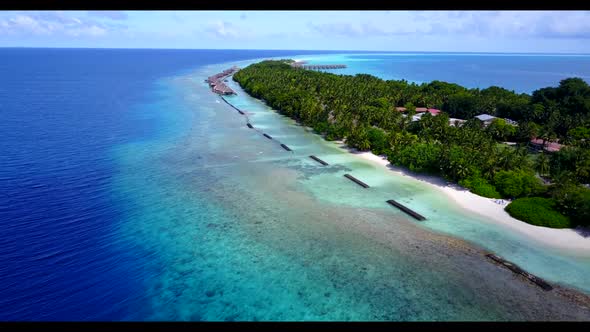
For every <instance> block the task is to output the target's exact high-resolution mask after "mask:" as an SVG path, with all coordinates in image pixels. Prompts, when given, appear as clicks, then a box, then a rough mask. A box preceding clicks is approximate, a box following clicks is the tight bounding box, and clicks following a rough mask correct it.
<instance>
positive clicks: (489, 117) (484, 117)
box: [475, 114, 518, 126]
mask: <svg viewBox="0 0 590 332" xmlns="http://www.w3.org/2000/svg"><path fill="white" fill-rule="evenodd" d="M475 118H476V119H478V120H479V121H481V122H483V124H484V126H488V125H489V124H490V123H492V121H494V119H502V120H504V121H506V123H507V124H509V125H513V126H518V123H517V122H516V121H513V120H510V119H506V118H498V117H495V116H493V115H489V114H480V115H478V116H476V117H475Z"/></svg>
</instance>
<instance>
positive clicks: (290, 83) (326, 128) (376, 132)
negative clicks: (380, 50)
mask: <svg viewBox="0 0 590 332" xmlns="http://www.w3.org/2000/svg"><path fill="white" fill-rule="evenodd" d="M234 80H235V81H237V82H238V83H240V85H241V86H242V87H243V88H244V90H246V91H247V92H248V93H249V94H250V95H252V96H254V97H256V98H260V99H263V100H264V101H266V103H267V104H268V105H269V106H270V107H272V108H274V109H276V110H278V111H279V112H280V113H282V114H284V115H287V116H289V117H291V118H294V119H296V120H298V121H299V122H301V123H303V124H305V125H307V126H310V127H313V128H314V130H315V131H316V132H318V133H319V134H322V135H324V136H325V138H326V139H328V140H337V139H345V140H346V143H347V144H348V145H349V146H351V147H354V148H357V149H359V150H371V151H372V152H373V153H376V154H381V155H386V156H387V157H388V159H389V161H390V162H391V163H393V164H395V165H400V166H404V167H407V168H409V169H410V170H412V171H415V172H425V173H430V174H435V175H440V176H443V177H445V178H446V179H448V180H451V181H455V182H458V183H459V184H461V185H463V186H465V187H467V188H469V189H470V190H472V191H473V192H475V193H477V194H479V195H482V196H486V197H495V198H500V197H505V198H522V197H533V196H540V197H544V198H546V199H552V200H551V202H554V205H555V209H557V210H559V211H560V212H561V213H563V214H565V215H566V216H568V217H569V218H571V220H572V221H573V222H574V223H575V224H584V223H585V224H588V223H590V218H587V216H588V213H589V211H588V209H589V207H590V194H589V192H590V189H587V188H584V187H582V186H581V184H583V183H589V182H590V144H589V142H590V86H588V84H587V83H586V82H584V81H583V80H581V79H579V78H568V79H565V80H563V81H561V82H560V84H559V86H558V87H548V88H543V89H539V90H537V91H535V92H534V93H533V94H532V95H527V94H517V93H514V92H513V91H509V90H506V89H503V88H500V87H495V86H494V87H489V88H487V89H467V88H464V87H462V86H459V85H457V84H452V83H446V82H440V81H433V82H431V83H427V84H426V83H425V84H420V85H417V84H413V83H408V82H406V81H403V80H402V81H395V80H382V79H379V78H377V77H374V76H371V75H365V74H359V75H355V76H350V75H335V74H331V73H323V72H316V71H309V70H302V69H295V68H292V67H291V66H290V65H289V64H287V63H285V61H263V62H260V63H257V64H253V65H250V66H248V67H247V68H244V69H242V70H240V71H239V72H238V73H236V74H235V75H234ZM396 106H404V107H406V108H407V111H406V112H405V113H406V115H407V116H404V115H403V114H402V113H401V112H398V111H397V110H395V107H396ZM416 107H428V108H437V109H440V110H442V111H443V113H441V114H439V115H437V116H432V115H430V114H429V113H426V114H425V115H423V116H422V118H421V119H420V121H412V120H411V119H412V115H414V114H415V109H416ZM482 113H487V114H491V115H494V116H498V117H502V118H509V119H512V120H514V121H517V122H518V126H514V125H511V124H510V123H508V122H506V121H505V120H503V119H495V120H494V121H492V123H491V124H490V125H489V126H487V127H486V126H484V125H483V124H482V123H481V122H480V121H479V120H477V119H474V118H473V117H474V116H475V115H478V114H482ZM450 117H453V118H460V119H465V120H467V121H466V122H465V123H464V124H462V125H460V126H451V125H449V118H450ZM531 138H540V139H542V140H544V141H549V140H553V139H559V140H560V142H562V143H565V144H567V145H568V147H567V148H564V149H562V150H561V151H559V152H556V153H551V154H549V153H546V152H543V153H540V154H539V155H538V156H537V157H536V158H531V152H530V151H529V149H528V144H529V141H530V140H531ZM507 140H509V141H513V142H516V143H517V145H516V146H514V147H508V146H506V145H503V144H499V143H501V142H503V141H507ZM541 177H542V178H544V179H545V180H546V181H550V182H552V184H550V185H546V184H543V181H542V178H541ZM563 179H567V184H564V183H565V182H564V181H565V180H563ZM535 202H537V203H538V202H545V203H546V202H547V201H535ZM552 204H553V203H552ZM517 206H518V205H517ZM535 216H536V215H535ZM535 218H536V217H535ZM529 220H530V218H529ZM531 222H533V221H531ZM539 222H540V221H539ZM545 224H547V225H549V223H545Z"/></svg>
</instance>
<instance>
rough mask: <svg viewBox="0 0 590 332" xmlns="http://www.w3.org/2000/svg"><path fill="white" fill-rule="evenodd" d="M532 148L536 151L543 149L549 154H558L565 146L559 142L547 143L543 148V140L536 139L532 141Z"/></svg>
mask: <svg viewBox="0 0 590 332" xmlns="http://www.w3.org/2000/svg"><path fill="white" fill-rule="evenodd" d="M531 147H532V148H533V149H534V150H536V151H540V150H541V149H543V150H545V151H547V152H557V151H559V150H561V148H563V145H562V144H559V143H557V141H555V142H551V141H545V144H544V146H543V140H542V139H541V138H535V139H532V140H531Z"/></svg>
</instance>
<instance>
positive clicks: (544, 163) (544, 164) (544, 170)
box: [535, 152, 549, 176]
mask: <svg viewBox="0 0 590 332" xmlns="http://www.w3.org/2000/svg"><path fill="white" fill-rule="evenodd" d="M535 166H536V167H535V168H536V170H537V172H539V175H541V176H545V175H547V174H549V157H548V156H547V154H546V153H545V152H542V153H541V154H540V155H539V157H538V158H537V162H536V165H535Z"/></svg>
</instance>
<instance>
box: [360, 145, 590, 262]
mask: <svg viewBox="0 0 590 332" xmlns="http://www.w3.org/2000/svg"><path fill="white" fill-rule="evenodd" d="M349 151H350V152H352V153H353V155H355V156H358V157H359V158H362V159H364V160H368V161H371V162H374V163H377V164H379V165H381V166H383V167H386V168H388V169H390V170H391V171H392V172H394V173H396V174H398V175H401V176H408V177H411V178H413V179H415V180H417V181H421V182H423V183H426V184H427V185H429V186H432V187H433V188H437V189H438V190H440V191H441V192H443V193H445V194H446V195H447V196H448V197H450V198H452V199H453V200H454V201H455V202H457V203H458V204H459V205H460V206H461V207H463V208H465V209H467V210H470V211H472V212H475V213H478V214H480V215H482V216H484V217H486V219H487V220H489V221H491V222H495V223H497V224H501V225H503V226H505V227H507V228H511V229H513V230H515V231H518V232H521V233H523V234H525V235H527V236H529V237H531V238H533V239H535V240H537V241H540V242H543V243H545V244H546V245H549V246H552V247H555V248H560V249H568V250H574V251H589V250H590V237H584V236H582V235H581V234H578V233H577V232H576V231H575V230H573V229H554V228H547V227H540V226H534V225H531V224H527V223H525V222H522V221H520V220H518V219H515V218H512V217H511V216H510V215H509V214H508V213H507V212H506V211H504V206H505V205H500V204H497V203H495V202H494V201H495V200H494V199H491V198H486V197H482V196H478V195H476V194H474V193H472V192H470V191H469V190H467V189H465V188H462V187H461V186H459V185H456V184H448V183H447V181H445V180H444V179H442V178H439V177H435V176H429V175H420V174H414V173H411V172H410V171H408V170H404V169H402V168H399V167H396V166H393V165H391V164H390V163H389V161H388V160H387V159H386V158H385V157H380V156H376V155H375V154H373V153H371V152H357V151H356V150H354V149H349Z"/></svg>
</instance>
